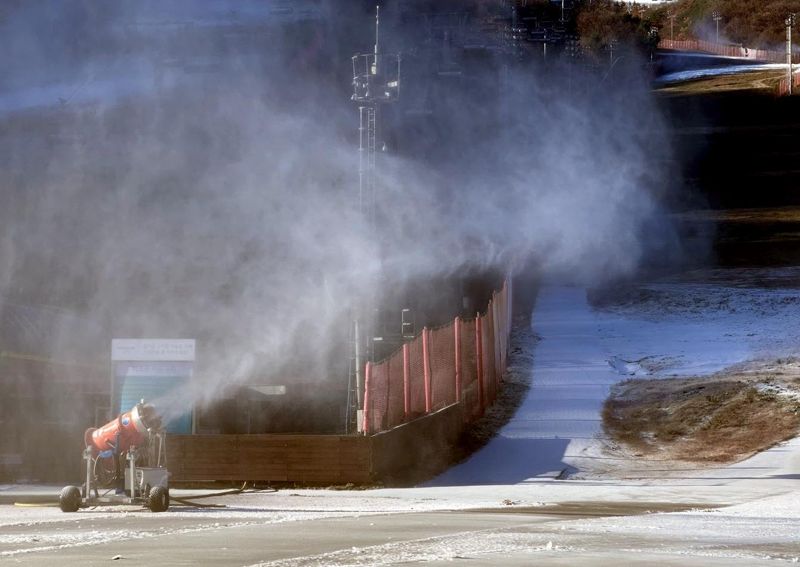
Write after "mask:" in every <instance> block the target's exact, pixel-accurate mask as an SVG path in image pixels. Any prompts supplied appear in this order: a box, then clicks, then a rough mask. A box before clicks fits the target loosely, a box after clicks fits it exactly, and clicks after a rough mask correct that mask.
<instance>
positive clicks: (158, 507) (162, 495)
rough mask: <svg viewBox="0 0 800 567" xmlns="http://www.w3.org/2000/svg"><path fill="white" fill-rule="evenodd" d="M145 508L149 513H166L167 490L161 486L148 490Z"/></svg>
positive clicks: (167, 503)
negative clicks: (148, 494) (148, 509)
mask: <svg viewBox="0 0 800 567" xmlns="http://www.w3.org/2000/svg"><path fill="white" fill-rule="evenodd" d="M147 507H148V508H150V511H151V512H166V511H167V509H168V508H169V490H167V489H166V488H164V487H163V486H154V487H153V488H151V489H150V496H149V497H148V499H147Z"/></svg>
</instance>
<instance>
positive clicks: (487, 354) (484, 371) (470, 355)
mask: <svg viewBox="0 0 800 567" xmlns="http://www.w3.org/2000/svg"><path fill="white" fill-rule="evenodd" d="M510 333H511V283H510V280H508V279H506V281H505V282H504V283H503V287H502V289H501V290H499V291H497V292H495V293H494V294H492V299H491V301H490V302H489V305H488V306H487V309H486V312H485V313H483V314H481V313H479V314H478V315H477V316H476V317H475V319H461V318H460V317H456V319H455V320H454V321H453V322H452V323H450V324H449V325H445V326H442V327H438V328H436V329H428V328H425V329H423V330H422V333H421V334H420V335H419V336H417V337H416V338H414V339H413V340H411V341H409V342H407V343H405V344H404V345H403V346H402V348H400V349H398V350H397V351H396V352H394V353H392V355H390V356H389V357H388V358H387V359H385V360H383V361H381V362H378V363H371V362H368V363H367V364H366V367H365V384H364V414H363V423H362V426H363V430H364V432H365V433H368V434H371V433H378V432H380V431H386V430H387V429H391V428H393V427H396V426H398V425H401V424H403V423H405V422H407V421H410V420H412V419H415V418H417V417H420V416H422V415H425V414H428V413H431V412H434V411H437V410H440V409H442V408H444V407H446V406H449V405H451V404H454V403H461V404H463V405H464V408H465V411H464V416H465V419H466V420H468V421H472V420H474V419H477V418H479V417H480V416H482V415H483V413H484V412H485V411H486V408H487V407H489V406H490V405H491V404H492V403H493V402H494V401H495V399H496V398H497V393H498V391H499V389H500V384H501V380H502V377H503V374H504V373H505V371H506V365H507V361H508V349H509V335H510Z"/></svg>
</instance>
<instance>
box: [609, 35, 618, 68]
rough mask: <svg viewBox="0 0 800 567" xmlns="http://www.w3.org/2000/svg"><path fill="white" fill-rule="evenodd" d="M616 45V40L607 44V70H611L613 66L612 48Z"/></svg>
mask: <svg viewBox="0 0 800 567" xmlns="http://www.w3.org/2000/svg"><path fill="white" fill-rule="evenodd" d="M616 45H617V40H616V39H612V40H611V41H609V42H608V53H609V60H608V68H609V70H611V67H613V66H614V47H615V46H616Z"/></svg>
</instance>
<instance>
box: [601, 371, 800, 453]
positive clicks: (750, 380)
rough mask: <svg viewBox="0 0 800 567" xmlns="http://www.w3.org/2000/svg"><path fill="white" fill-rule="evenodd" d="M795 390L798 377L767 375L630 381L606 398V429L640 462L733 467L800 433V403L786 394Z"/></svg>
mask: <svg viewBox="0 0 800 567" xmlns="http://www.w3.org/2000/svg"><path fill="white" fill-rule="evenodd" d="M787 388H789V389H788V390H787ZM798 389H800V378H792V379H790V380H788V381H786V380H782V381H780V382H776V381H775V380H774V379H773V378H771V377H768V376H766V377H756V376H746V377H741V378H739V379H737V378H735V377H731V378H729V379H724V380H709V379H707V378H700V379H670V380H629V381H627V382H624V383H622V384H620V385H619V386H618V387H617V388H616V389H615V390H614V392H612V395H611V397H609V399H608V400H607V401H606V403H605V406H604V408H603V424H604V427H605V430H606V433H607V434H608V435H609V437H611V438H612V439H613V440H615V441H617V442H619V443H623V444H625V445H627V446H628V447H629V448H631V449H632V450H633V451H634V452H635V454H636V455H637V456H640V457H645V458H647V457H651V458H652V457H658V458H669V459H676V460H681V461H691V462H706V463H712V462H717V463H724V462H731V461H736V460H740V459H744V458H747V457H749V456H750V455H752V454H754V453H756V452H759V451H763V450H765V449H768V448H769V447H772V446H773V445H775V444H777V443H780V442H781V441H785V440H788V439H791V438H793V437H795V436H796V435H798V433H800V399H799V398H798V397H797V396H794V395H791V394H790V395H787V392H791V391H797V390H798Z"/></svg>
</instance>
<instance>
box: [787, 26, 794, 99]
mask: <svg viewBox="0 0 800 567" xmlns="http://www.w3.org/2000/svg"><path fill="white" fill-rule="evenodd" d="M794 19H795V14H789V15H788V16H787V17H786V67H787V68H788V75H787V77H786V80H787V81H788V82H789V95H792V94H793V90H794V84H793V83H794V75H793V73H792V28H793V27H794Z"/></svg>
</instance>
